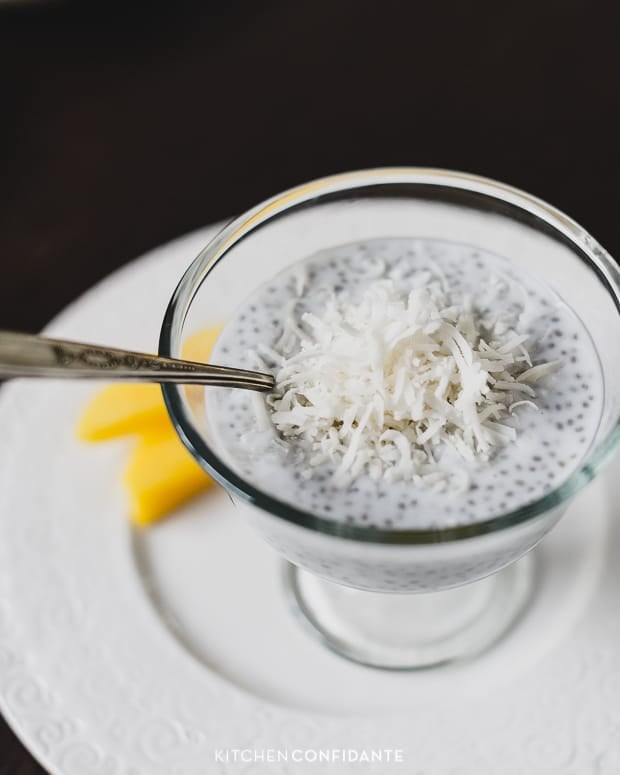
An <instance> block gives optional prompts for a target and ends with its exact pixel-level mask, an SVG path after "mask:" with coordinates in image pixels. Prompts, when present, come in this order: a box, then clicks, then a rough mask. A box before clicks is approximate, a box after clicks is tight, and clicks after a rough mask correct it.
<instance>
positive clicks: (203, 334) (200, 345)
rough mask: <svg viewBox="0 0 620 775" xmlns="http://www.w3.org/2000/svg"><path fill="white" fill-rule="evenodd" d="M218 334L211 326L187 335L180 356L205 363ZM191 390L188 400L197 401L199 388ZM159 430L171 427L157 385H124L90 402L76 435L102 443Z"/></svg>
mask: <svg viewBox="0 0 620 775" xmlns="http://www.w3.org/2000/svg"><path fill="white" fill-rule="evenodd" d="M220 331H221V327H220V326H213V327H212V328H206V329H204V330H202V331H198V332H197V333H195V334H193V335H192V336H189V337H188V338H187V339H186V340H185V342H184V344H183V357H184V358H187V359H188V360H194V361H207V360H208V359H209V355H210V354H211V348H212V347H213V344H214V342H215V340H216V339H217V337H218V335H219V333H220ZM192 388H193V390H194V391H196V392H195V393H194V394H193V396H192V393H191V392H190V393H188V398H192V397H193V398H194V399H196V400H198V399H200V400H201V399H202V394H201V393H200V391H201V390H202V388H200V387H197V386H190V387H189V388H188V389H189V390H190V391H191V390H192ZM162 427H171V423H170V419H169V417H168V412H167V410H166V406H165V404H164V400H163V397H162V393H161V388H160V386H159V385H142V384H139V385H138V384H133V383H131V382H128V383H126V384H116V385H109V386H108V387H106V388H104V389H103V390H102V391H101V392H100V393H98V394H97V395H96V396H95V397H94V398H93V399H92V401H91V402H90V403H89V404H88V405H87V406H86V407H85V409H84V411H83V413H82V415H81V417H80V419H79V421H78V426H77V436H78V438H79V439H81V440H82V441H106V440H108V439H114V438H117V437H118V436H126V435H128V434H130V433H139V432H141V431H143V430H144V429H145V428H162Z"/></svg>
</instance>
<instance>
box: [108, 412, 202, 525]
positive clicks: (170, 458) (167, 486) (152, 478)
mask: <svg viewBox="0 0 620 775" xmlns="http://www.w3.org/2000/svg"><path fill="white" fill-rule="evenodd" d="M123 483H124V484H125V487H126V489H127V492H128V493H129V501H130V510H131V518H132V520H133V522H134V523H135V524H136V525H139V526H141V527H144V526H146V525H149V524H151V523H152V522H155V521H156V520H158V519H159V518H160V517H162V516H164V515H165V514H167V513H168V512H170V511H172V510H173V509H175V508H176V507H177V506H179V505H180V504H181V503H183V502H184V501H186V500H188V499H189V498H192V497H193V496H194V495H197V494H198V493H199V492H202V491H203V490H205V489H207V488H208V487H210V486H211V485H213V480H212V479H211V478H210V477H209V476H208V475H207V474H206V473H205V472H204V471H203V470H202V468H201V467H200V466H199V465H198V463H197V462H196V461H195V460H194V458H193V457H192V456H191V455H190V453H189V452H188V451H187V449H186V448H185V447H184V446H183V443H182V442H181V440H180V439H179V437H178V436H177V434H176V432H175V431H174V429H173V428H172V426H170V428H169V429H166V430H161V431H159V432H156V431H150V432H147V434H146V435H145V436H142V437H140V439H139V440H138V443H137V445H136V447H135V448H134V450H133V452H132V454H131V457H130V458H129V462H128V463H127V466H126V468H125V470H124V472H123Z"/></svg>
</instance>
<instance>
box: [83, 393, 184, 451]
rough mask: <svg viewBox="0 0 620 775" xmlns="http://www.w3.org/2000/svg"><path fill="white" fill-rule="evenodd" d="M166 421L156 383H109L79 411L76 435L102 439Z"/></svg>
mask: <svg viewBox="0 0 620 775" xmlns="http://www.w3.org/2000/svg"><path fill="white" fill-rule="evenodd" d="M170 424H171V423H170V418H169V417H168V412H167V411H166V406H165V404H164V399H163V397H162V394H161V388H160V386H159V385H142V384H139V385H138V384H132V383H127V384H118V385H109V386H108V387H105V388H103V390H102V391H101V392H99V393H97V395H96V396H95V397H94V398H93V399H92V400H91V402H90V403H89V404H88V405H87V406H86V408H85V409H84V411H83V412H82V415H81V417H80V419H79V421H78V426H77V435H78V438H79V439H81V440H82V441H106V440H107V439H114V438H116V437H118V436H125V435H127V434H129V433H138V432H139V431H140V430H141V429H143V428H145V427H161V426H166V425H170Z"/></svg>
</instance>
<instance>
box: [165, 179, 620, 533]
mask: <svg viewBox="0 0 620 775" xmlns="http://www.w3.org/2000/svg"><path fill="white" fill-rule="evenodd" d="M386 185H387V186H389V185H392V186H394V187H398V186H401V187H402V186H414V187H419V189H420V191H421V192H424V191H426V196H424V195H423V194H421V195H420V198H423V199H428V198H431V197H430V196H429V194H430V192H436V193H437V192H440V193H441V194H442V196H441V197H439V199H440V201H444V202H448V203H449V202H450V195H452V196H453V197H454V196H459V195H460V196H461V197H462V196H468V197H470V198H471V197H481V198H482V200H484V201H485V202H486V205H487V208H488V209H492V210H495V211H496V212H501V213H503V214H504V215H505V214H506V213H507V212H509V213H510V215H511V216H512V217H513V219H516V220H521V221H524V222H526V223H529V224H530V225H531V224H535V227H536V228H537V229H538V230H539V231H545V232H546V233H548V234H549V233H550V234H551V235H552V236H554V237H555V238H556V239H559V240H560V241H562V242H564V243H567V244H569V246H570V247H571V248H572V249H573V251H574V252H576V254H577V255H578V257H580V258H581V259H582V260H583V261H585V262H586V263H588V264H589V265H590V268H591V269H593V270H594V271H595V272H596V274H597V275H598V277H599V279H600V280H601V281H602V282H603V285H604V286H606V288H607V290H608V291H609V292H610V294H611V296H612V299H613V300H614V303H615V305H616V307H617V309H618V311H619V313H620V271H619V269H618V267H617V266H616V265H615V263H614V261H613V260H612V259H611V257H610V256H609V254H608V253H607V252H606V251H605V250H604V248H602V247H601V246H600V245H599V244H598V242H596V240H595V239H594V238H593V237H592V236H590V234H588V232H587V231H586V230H585V229H584V228H583V227H582V226H580V225H579V224H578V223H577V222H576V221H574V220H573V219H572V218H570V217H569V216H567V215H566V214H565V213H563V212H562V211H561V210H558V209H557V208H555V207H553V206H552V205H550V204H548V203H547V202H545V201H543V200H542V199H539V198H537V197H535V196H532V195H531V194H528V193H527V192H525V191H521V190H520V189H517V188H514V187H512V186H509V185H507V184H505V183H500V182H498V181H495V180H492V179H490V178H484V177H480V176H477V175H472V174H469V173H465V172H455V171H451V170H443V169H435V168H425V167H387V168H377V169H369V170H359V171H354V172H345V173H340V174H337V175H332V176H329V177H325V178H319V179H317V180H313V181H310V182H309V183H306V184H302V185H300V186H296V187H294V188H291V189H288V190H286V191H284V192H282V193H280V194H277V195H276V196H274V197H271V198H270V199H267V200H265V201H264V202H261V203H260V204H258V205H256V206H255V207H253V208H251V209H250V210H248V211H246V212H245V213H243V214H242V215H240V216H238V217H237V218H235V219H234V220H232V221H231V222H230V223H229V224H228V225H227V226H225V227H224V228H223V229H222V230H221V231H220V232H219V233H218V234H217V235H216V236H215V237H214V238H213V239H212V240H211V241H210V242H209V243H208V244H207V245H206V246H205V247H204V248H203V249H202V250H201V251H200V253H199V254H198V256H197V257H196V258H195V259H194V261H193V262H192V263H191V264H190V266H189V267H188V269H187V270H186V271H185V273H184V274H183V276H182V277H181V280H180V281H179V283H178V285H177V287H176V289H175V291H174V293H173V295H172V297H171V299H170V302H169V304H168V307H167V309H166V312H165V315H164V319H163V323H162V328H161V333H160V340H159V354H160V355H163V356H167V357H175V356H176V355H178V352H173V347H172V345H173V343H178V344H180V339H181V334H182V329H183V325H184V323H185V319H186V317H187V313H188V311H189V308H190V305H191V304H192V302H193V300H194V297H195V295H196V293H197V292H198V290H199V288H200V287H201V285H202V283H203V282H204V280H205V279H206V278H207V276H208V275H209V273H210V272H211V271H212V270H213V269H214V267H215V266H216V264H217V263H218V262H219V261H220V260H222V259H223V258H224V257H225V255H226V253H227V252H228V250H229V249H230V248H232V247H233V246H234V245H235V244H237V243H238V242H240V241H241V240H242V239H244V238H246V237H248V236H249V235H251V233H252V232H253V231H255V230H256V229H258V228H260V227H261V226H263V225H265V224H266V223H267V222H269V221H272V220H274V219H275V218H278V217H282V216H285V215H286V214H287V213H289V212H292V211H295V210H298V209H302V208H304V207H308V206H312V205H313V204H318V203H320V202H321V201H324V202H328V201H329V200H330V198H335V199H338V198H341V197H342V196H344V195H346V193H347V192H350V193H351V194H353V195H354V194H355V192H356V191H357V192H360V191H361V190H362V189H368V190H372V188H373V187H375V186H376V187H379V186H386ZM436 193H435V198H437V196H436ZM385 198H389V195H387V194H386V195H385ZM452 201H453V202H454V201H455V199H454V198H453V199H452ZM462 204H465V205H466V206H469V207H471V206H472V205H471V202H470V203H469V205H468V203H467V202H462ZM493 204H494V205H495V207H492V206H491V205H493ZM162 391H163V395H164V400H165V403H166V406H167V408H168V412H169V414H170V417H171V419H172V422H173V424H174V426H175V428H176V430H177V432H178V434H179V436H180V437H181V439H182V441H183V443H184V444H185V446H186V447H187V448H188V449H189V451H190V452H191V453H192V455H193V456H194V457H195V458H196V459H197V460H198V462H199V463H200V464H201V465H203V466H204V467H205V468H206V469H207V470H208V472H209V473H210V474H211V475H212V476H213V478H214V479H215V480H216V481H218V482H219V483H220V484H222V485H223V486H224V487H225V488H226V489H228V490H233V491H234V492H235V493H236V494H238V495H239V496H241V497H242V498H243V499H244V500H245V501H247V502H249V503H251V504H252V505H254V506H256V507H258V508H260V509H262V510H263V511H267V512H269V513H270V514H272V515H273V516H276V517H279V518H281V519H284V520H285V521H287V522H290V523H293V524H296V525H298V526H301V527H305V528H309V529H311V530H316V531H318V532H321V533H327V534H330V535H333V536H336V537H340V538H345V539H350V540H354V541H362V542H370V543H377V544H401V545H411V544H429V543H439V542H446V541H458V540H462V539H465V538H473V537H476V536H481V535H485V534H488V533H493V532H495V531H497V530H502V529H505V528H508V527H513V526H515V525H518V524H520V523H523V522H526V521H529V520H532V519H534V518H535V517H538V516H541V515H542V514H544V513H545V512H547V511H549V510H550V509H553V508H555V507H557V506H560V505H561V504H563V503H565V502H567V501H568V500H569V499H570V498H571V497H572V496H573V495H575V494H576V493H577V492H578V491H579V490H581V489H582V487H584V486H585V485H586V484H587V483H588V482H590V481H591V480H592V479H593V478H594V477H595V476H596V475H597V474H598V472H599V471H600V469H601V468H602V466H603V465H604V464H605V462H606V461H607V460H608V459H609V458H610V457H611V456H612V455H613V453H614V452H615V451H617V450H618V448H619V447H620V417H619V418H617V420H616V423H615V425H614V426H613V427H612V428H611V430H610V431H609V432H608V433H607V434H606V435H605V437H604V438H603V439H602V440H601V441H599V442H598V444H597V445H596V446H595V447H594V448H593V449H592V450H591V451H590V452H589V454H588V455H587V457H586V459H585V461H583V462H582V463H581V464H580V465H579V467H578V468H577V469H575V471H573V473H572V474H571V475H570V476H569V477H568V478H567V479H566V480H565V481H564V482H563V483H562V484H561V485H559V486H558V487H556V488H554V489H553V490H550V491H549V492H548V493H546V494H545V495H543V496H542V497H540V498H537V499H535V500H533V501H531V502H529V503H527V504H525V505H524V506H521V507H519V508H518V509H514V510H511V511H506V512H503V513H502V514H499V515H496V516H493V517H491V518H489V519H486V520H481V521H479V522H473V523H468V524H464V525H455V526H451V527H445V528H440V527H438V528H425V529H404V530H403V529H390V530H387V529H382V528H374V527H373V528H367V527H359V526H356V525H351V524H349V523H342V522H338V521H336V520H332V519H327V518H325V517H319V516H317V515H316V514H313V513H311V512H308V511H304V510H302V509H298V508H296V507H295V506H293V505H292V504H289V503H287V502H285V501H281V500H279V499H278V498H276V497H274V496H272V495H270V494H269V493H267V492H264V491H262V490H260V489H258V488H257V487H254V485H252V484H250V483H249V482H248V481H246V480H245V479H244V478H243V477H241V476H239V475H238V474H237V473H235V472H234V471H233V470H232V469H230V468H229V467H228V466H227V465H226V464H225V463H224V461H223V460H222V459H221V458H220V457H219V456H218V455H217V454H216V453H215V452H214V451H213V450H212V449H211V448H210V446H209V445H208V444H207V442H206V441H205V439H204V437H203V436H202V435H201V434H200V433H199V432H198V431H197V430H196V429H195V427H194V425H193V423H192V421H191V418H190V417H189V416H188V413H187V411H186V406H185V402H184V400H183V396H182V386H181V385H176V384H164V385H162Z"/></svg>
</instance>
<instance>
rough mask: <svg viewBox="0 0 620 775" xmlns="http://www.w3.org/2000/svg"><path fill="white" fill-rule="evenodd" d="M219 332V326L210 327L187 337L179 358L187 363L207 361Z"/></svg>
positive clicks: (220, 328)
mask: <svg viewBox="0 0 620 775" xmlns="http://www.w3.org/2000/svg"><path fill="white" fill-rule="evenodd" d="M221 330H222V327H221V326H212V327H211V328H204V329H202V330H201V331H198V332H197V333H195V334H192V335H191V336H188V337H187V339H186V340H185V341H184V342H183V346H182V347H181V356H182V357H183V358H185V360H187V361H199V362H202V361H207V360H208V359H209V356H210V355H211V350H212V349H213V345H214V344H215V340H216V339H217V338H218V336H219V335H220V331H221Z"/></svg>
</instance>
